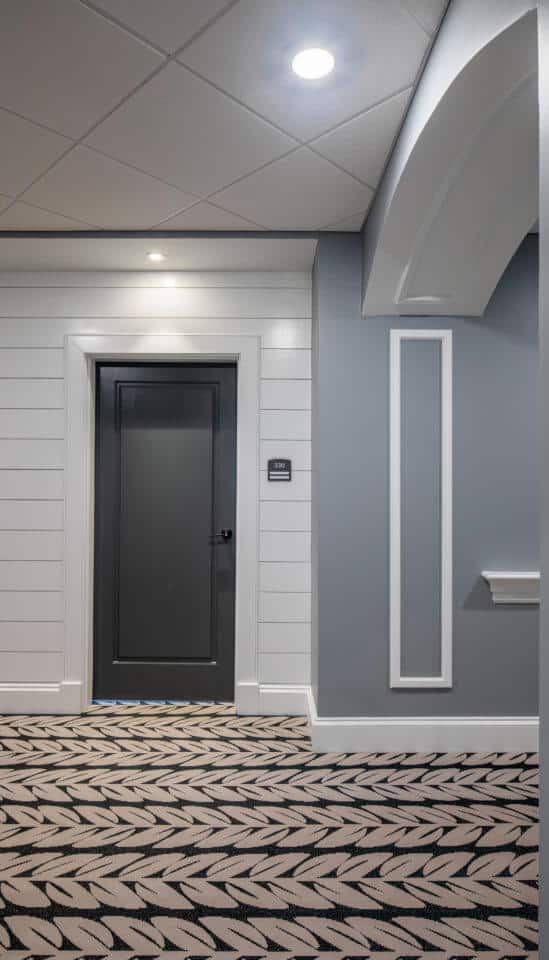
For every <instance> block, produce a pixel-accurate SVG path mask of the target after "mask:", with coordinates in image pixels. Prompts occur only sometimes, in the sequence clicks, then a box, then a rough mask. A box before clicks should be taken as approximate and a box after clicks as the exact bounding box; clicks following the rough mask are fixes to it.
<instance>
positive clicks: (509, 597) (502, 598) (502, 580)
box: [482, 570, 540, 604]
mask: <svg viewBox="0 0 549 960" xmlns="http://www.w3.org/2000/svg"><path fill="white" fill-rule="evenodd" d="M482 576H483V577H484V579H485V580H486V583H487V584H488V586H489V587H490V592H491V594H492V600H493V601H494V603H496V604H499V603H520V604H539V585H540V573H539V570H529V571H516V572H510V571H506V570H483V571H482Z"/></svg>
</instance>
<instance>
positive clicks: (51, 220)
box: [0, 201, 89, 230]
mask: <svg viewBox="0 0 549 960" xmlns="http://www.w3.org/2000/svg"><path fill="white" fill-rule="evenodd" d="M87 226H89V224H86V223H82V222H81V221H79V220H70V219H69V218H68V217H62V216H61V214H59V213H50V211H49V210H41V209H40V208H39V207H31V206H30V204H28V203H21V202H20V201H18V202H17V203H14V204H13V205H12V206H11V207H10V208H9V210H6V211H5V212H4V213H1V214H0V230H85V229H86V227H87Z"/></svg>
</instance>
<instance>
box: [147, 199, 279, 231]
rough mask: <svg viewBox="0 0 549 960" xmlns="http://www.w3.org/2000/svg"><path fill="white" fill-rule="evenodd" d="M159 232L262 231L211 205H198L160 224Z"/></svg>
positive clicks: (256, 226) (248, 222)
mask: <svg viewBox="0 0 549 960" xmlns="http://www.w3.org/2000/svg"><path fill="white" fill-rule="evenodd" d="M156 229H157V230H257V229H261V227H258V224H256V223H250V221H249V220H244V219H243V218H242V217H237V215H236V214H235V213H229V212H228V211H227V210H221V209H220V208H219V207H214V206H213V204H211V203H205V202H203V203H197V204H195V206H194V207H190V209H189V210H183V212H182V213H176V215H175V217H170V219H169V220H165V221H164V223H159V224H158V226H157V228H156Z"/></svg>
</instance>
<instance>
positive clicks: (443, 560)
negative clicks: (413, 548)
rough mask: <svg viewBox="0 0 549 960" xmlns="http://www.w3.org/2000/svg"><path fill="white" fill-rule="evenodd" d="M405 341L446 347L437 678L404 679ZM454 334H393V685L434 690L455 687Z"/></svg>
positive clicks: (443, 354)
mask: <svg viewBox="0 0 549 960" xmlns="http://www.w3.org/2000/svg"><path fill="white" fill-rule="evenodd" d="M403 340H434V341H438V342H440V345H441V396H440V411H441V441H440V442H441V450H440V463H441V477H440V489H441V521H440V522H441V532H440V541H441V551H440V554H441V555H440V621H441V636H440V647H441V672H440V676H434V677H408V676H406V677H404V676H402V656H401V641H402V625H401V603H402V600H401V596H402V594H401V589H402V588H401V577H402V529H401V527H402V518H401V514H402V498H401V390H400V385H401V384H400V381H401V362H400V360H401V344H402V341H403ZM452 446H453V440H452V331H451V330H429V329H425V330H391V334H390V470H389V485H390V491H389V501H390V510H389V512H390V585H389V597H390V601H389V602H390V629H389V647H390V686H391V687H408V688H417V687H423V688H431V687H445V688H447V687H451V686H452V625H453V624H452V621H453V573H452V497H453V494H452Z"/></svg>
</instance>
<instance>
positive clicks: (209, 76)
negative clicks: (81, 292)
mask: <svg viewBox="0 0 549 960" xmlns="http://www.w3.org/2000/svg"><path fill="white" fill-rule="evenodd" d="M42 2H43V0H4V2H3V6H2V11H1V12H0V91H1V90H4V89H5V87H6V83H5V82H4V83H2V72H3V70H4V69H5V67H2V65H1V64H2V61H3V60H4V56H3V54H4V50H3V47H5V46H6V41H5V42H4V43H2V40H1V36H2V33H3V35H4V37H6V36H7V42H8V43H9V42H10V31H9V29H8V30H7V31H6V29H4V30H2V26H4V27H6V26H7V27H8V28H9V26H10V23H11V24H13V25H14V29H15V33H16V35H17V36H18V37H22V39H21V40H20V42H21V43H22V45H23V46H24V47H25V49H26V50H28V51H31V52H34V54H35V56H36V57H37V59H38V61H39V65H38V67H40V64H41V65H42V69H43V68H44V65H45V64H46V65H47V64H48V57H49V58H50V59H49V68H48V69H49V71H51V70H52V69H53V72H54V74H56V73H57V75H56V76H54V77H53V86H54V87H56V86H57V87H59V86H60V82H61V79H62V77H61V74H62V71H63V67H62V66H61V68H60V69H59V70H57V69H56V67H55V66H53V65H52V62H51V61H52V56H53V54H54V53H55V52H56V51H55V50H48V49H46V50H45V51H44V50H39V49H38V47H37V43H38V41H37V38H36V37H28V36H27V33H30V32H32V31H31V30H30V27H28V28H27V31H26V32H25V29H24V27H22V26H21V20H22V19H25V15H26V17H27V24H30V23H31V22H36V23H37V24H40V23H42V21H43V10H44V7H43V6H42ZM49 2H50V4H53V5H54V6H55V8H56V12H57V13H58V14H59V15H61V14H65V15H66V16H67V19H68V23H69V26H70V27H71V29H72V30H73V32H74V30H75V29H77V28H78V27H80V29H83V27H84V26H85V27H86V30H87V31H88V32H87V35H86V40H87V45H88V46H89V47H91V52H89V55H88V57H87V59H86V62H85V63H84V64H83V72H84V74H86V73H87V74H88V75H89V74H90V70H91V75H93V71H94V69H95V73H96V74H97V72H98V71H97V63H95V64H93V63H91V61H92V60H93V57H94V56H95V57H96V60H97V59H99V62H100V63H101V58H100V55H99V54H100V51H99V50H97V49H95V47H97V44H98V43H99V46H100V48H101V51H102V50H103V48H104V46H105V44H106V48H107V50H108V51H110V53H111V56H112V55H113V51H115V50H118V51H119V52H121V59H122V60H124V58H125V62H124V63H122V64H121V63H120V62H119V63H118V64H117V68H116V71H115V72H114V76H115V80H116V84H114V86H116V87H117V91H116V92H117V93H120V90H121V89H122V88H124V92H123V95H122V96H118V97H115V96H114V92H115V91H108V90H106V89H105V88H104V85H103V86H101V84H100V85H99V86H100V91H99V92H100V94H101V97H100V98H99V99H101V107H103V106H104V104H105V102H106V101H107V100H109V96H110V94H113V96H112V97H111V100H114V101H115V102H110V103H109V106H108V109H107V110H106V111H105V110H104V109H101V110H98V112H97V113H96V114H95V115H94V117H93V119H92V122H91V123H87V127H86V129H83V127H81V128H79V129H77V123H76V120H75V115H76V112H77V111H76V110H75V103H74V102H72V101H71V99H70V93H67V94H66V97H65V99H67V98H68V99H67V102H68V105H69V107H68V110H67V114H66V116H67V126H66V128H65V129H62V127H63V125H64V123H65V113H63V115H62V116H61V117H54V119H53V121H52V111H53V108H52V107H49V114H48V115H47V116H43V115H41V114H40V112H39V109H38V108H39V107H40V103H41V102H46V101H43V98H42V101H41V99H40V96H39V97H38V106H37V105H36V104H33V102H32V96H31V95H29V92H28V91H26V90H23V91H22V93H21V95H20V98H19V100H20V102H19V101H17V94H12V95H11V100H9V102H7V103H5V104H4V103H3V102H1V101H2V98H3V95H2V94H1V93H0V135H1V134H2V130H3V129H7V130H9V131H11V132H12V136H11V137H10V138H9V139H7V138H6V137H2V139H3V141H4V142H7V143H8V144H9V147H8V162H7V164H5V165H4V168H3V170H2V172H1V173H0V194H2V195H3V196H2V202H0V231H1V230H9V229H21V230H25V229H26V230H29V229H63V228H64V227H65V226H66V228H67V229H78V228H82V227H89V228H100V229H101V228H114V229H116V228H126V229H147V228H155V227H161V228H162V229H168V230H169V229H190V230H193V229H199V230H200V229H206V230H215V229H228V230H235V229H244V230H245V229H252V230H253V229H257V228H260V229H315V230H319V229H357V224H358V226H360V222H361V221H362V219H363V217H364V215H365V214H366V212H367V209H368V207H369V204H370V202H371V199H372V197H373V195H374V191H375V187H376V186H377V182H378V179H379V176H380V172H381V170H382V168H383V163H384V161H385V158H386V156H387V154H388V151H389V149H390V147H391V144H392V142H393V140H394V136H395V134H396V131H397V130H398V128H399V126H400V123H401V121H402V117H403V115H404V112H405V108H406V106H407V103H408V99H409V95H410V91H411V89H412V87H413V83H414V81H415V79H416V75H417V71H418V70H419V68H420V66H421V63H422V61H423V59H424V56H425V54H426V51H427V50H428V47H429V44H430V42H431V39H432V38H431V36H430V34H429V32H428V30H427V29H425V27H422V26H421V25H420V18H419V17H418V16H417V8H419V7H421V6H423V5H424V6H426V7H428V8H429V12H430V16H431V21H430V22H432V18H433V16H434V14H433V10H435V8H436V9H440V14H442V12H443V7H444V0H414V3H413V4H411V3H410V0H408V2H407V3H406V5H405V4H404V3H401V2H399V0H383V3H381V0H366V2H364V0H340V2H339V3H338V4H334V3H333V2H332V0H305V2H304V4H303V5H302V6H303V7H304V8H306V9H307V10H308V9H309V7H310V8H311V10H310V11H309V13H310V14H311V12H312V11H313V12H314V11H315V10H316V12H317V13H319V14H321V15H322V16H323V17H324V21H326V18H327V13H329V11H330V10H333V9H334V8H335V9H336V10H337V13H338V18H339V19H338V22H341V21H344V23H345V25H346V29H347V31H348V32H349V33H352V32H353V30H352V29H351V28H354V32H356V28H357V25H360V24H362V23H363V20H364V10H365V9H366V8H367V10H368V11H369V13H368V15H371V13H372V10H373V11H374V12H375V10H376V9H377V11H378V13H381V12H382V11H383V18H382V19H383V29H382V30H381V34H380V36H381V38H383V37H384V38H385V39H384V44H382V46H384V45H385V47H386V46H387V44H388V43H389V40H390V39H391V38H392V40H393V41H394V47H395V50H391V52H390V59H391V67H390V69H389V68H387V70H388V72H389V73H390V72H391V70H393V75H392V76H387V77H384V78H381V79H379V78H377V79H376V81H375V83H373V84H372V83H370V84H369V85H368V87H367V90H368V93H367V94H364V93H362V94H361V97H360V98H359V99H357V93H356V83H357V81H356V79H353V78H349V77H347V78H343V79H344V80H345V83H344V84H343V88H342V89H340V88H339V86H338V84H341V78H340V80H339V81H338V80H337V78H336V80H335V82H334V85H333V86H334V89H335V95H336V96H335V100H334V90H332V88H331V87H330V86H329V85H326V84H325V85H324V88H323V89H321V90H320V92H321V93H322V100H323V102H325V109H324V108H322V104H321V109H320V113H319V108H318V103H319V98H318V97H317V103H316V107H315V110H316V112H315V110H312V111H311V110H308V109H306V110H304V109H303V104H304V103H305V105H306V106H307V104H308V105H309V106H310V105H311V103H312V102H313V101H312V100H311V98H310V95H311V89H310V88H306V87H303V85H302V84H298V83H297V82H296V79H295V78H294V77H292V76H289V79H288V78H285V79H284V83H285V84H286V85H287V89H286V90H283V93H284V95H285V97H286V100H285V102H286V104H287V108H288V109H287V114H288V116H287V117H286V116H280V110H279V107H280V103H278V104H277V103H276V102H275V103H274V105H273V104H271V105H269V104H268V103H267V102H265V97H264V93H265V90H267V92H269V91H270V90H274V97H275V100H276V98H277V97H279V95H280V90H279V89H278V88H279V87H280V76H281V75H282V74H281V71H280V64H279V65H278V66H279V73H278V75H277V76H274V75H273V76H271V75H269V69H271V67H270V66H269V55H270V51H269V49H268V48H266V47H265V46H264V45H263V47H262V46H261V38H263V39H264V38H265V30H266V29H268V30H270V34H271V35H273V33H274V34H275V36H274V39H275V40H277V36H278V41H280V35H281V31H283V29H286V30H287V29H288V27H287V24H288V22H292V18H291V17H290V18H288V13H289V11H290V8H291V6H292V2H293V0H268V2H267V0H231V2H229V3H226V2H223V0H188V2H187V3H186V4H185V5H183V6H182V5H181V3H180V0H156V2H155V11H156V13H157V16H156V17H155V18H153V20H152V21H151V18H150V9H151V8H150V0H131V3H130V0H93V2H92V0H49ZM250 4H251V6H250ZM408 4H410V6H414V8H416V9H414V11H413V13H412V12H411V10H410V9H409V8H408ZM292 10H293V11H294V12H295V6H294V7H293V8H292ZM50 12H51V11H50ZM322 16H321V19H322ZM33 18H36V20H35V21H33ZM90 18H91V20H90ZM170 18H171V20H170ZM273 18H274V19H273ZM361 18H362V19H361ZM294 19H295V18H294ZM378 20H379V17H378ZM172 21H174V22H176V26H177V29H178V30H180V31H181V32H180V33H178V32H177V30H176V29H175V28H174V29H173V30H168V29H167V28H168V27H169V26H170V23H171V22H172ZM364 22H365V21H364ZM334 23H335V21H334ZM372 23H373V21H372ZM376 23H377V21H376ZM285 24H286V27H285V26H284V25H285ZM298 26H299V25H298ZM244 27H245V28H246V29H244ZM65 29H66V25H65ZM162 29H165V36H164V38H163V39H162V38H159V35H158V34H159V31H160V32H161V31H162ZM338 29H339V32H340V34H341V28H340V27H339V28H338ZM380 29H381V28H380ZM246 30H250V31H252V33H253V34H254V35H255V36H256V39H257V42H258V44H259V48H260V53H261V50H263V53H264V59H265V61H266V64H267V65H266V66H264V67H262V64H261V62H260V61H258V60H257V57H258V54H257V52H255V53H254V54H253V55H250V60H251V65H249V66H248V67H247V69H248V70H250V69H252V68H253V67H254V64H255V67H256V69H259V72H260V74H261V70H263V73H262V74H261V75H260V76H258V82H257V84H255V85H254V83H253V79H254V78H253V75H252V76H251V77H250V76H249V77H248V81H247V86H246V84H244V86H243V85H242V84H243V77H242V75H241V72H240V73H239V69H240V68H238V69H237V67H238V64H237V67H235V63H236V60H240V59H246V58H243V57H242V56H240V57H237V54H238V52H239V49H240V54H242V52H243V48H242V43H243V41H245V40H246ZM276 31H278V34H276ZM383 31H384V32H383ZM391 31H392V33H391ZM153 33H155V35H153ZM298 33H299V29H297V30H295V29H294V34H298ZM235 37H236V39H235ZM334 38H335V39H334V43H335V45H336V47H337V45H338V43H339V44H340V46H341V42H342V41H341V37H339V39H338V35H337V30H336V28H335V27H334ZM286 40H287V38H286ZM278 41H277V42H278ZM12 42H13V38H12ZM48 42H50V43H52V42H53V41H52V40H51V37H50V38H49V40H48V36H46V40H45V41H44V43H46V44H47V43H48ZM239 42H240V44H241V46H240V48H239V47H238V43H239ZM353 42H355V47H356V41H353ZM79 43H80V44H81V41H77V43H76V47H77V48H78V49H79ZM175 43H177V44H178V45H177V46H175ZM94 44H95V46H94ZM220 44H221V47H222V50H223V53H222V55H219V45H220ZM168 47H172V49H168ZM275 47H276V48H277V49H278V50H279V49H282V48H284V44H283V43H282V42H278V47H277V44H276V43H275ZM244 49H245V48H244ZM284 49H285V50H286V53H287V52H288V49H289V47H288V43H287V42H286V47H285V48H284ZM352 49H355V48H352ZM356 49H357V50H358V52H359V53H360V52H361V51H360V49H359V48H356ZM355 52H356V50H355ZM336 53H337V50H336ZM369 53H370V56H371V59H372V61H373V64H371V65H368V69H370V70H371V69H373V68H374V67H376V64H377V63H378V60H379V54H378V53H374V52H373V51H372V50H370V51H369ZM71 56H72V57H74V52H73V53H72V54H71ZM376 57H377V58H378V59H377V60H376ZM254 58H255V59H254ZM271 59H272V57H271ZM395 60H396V61H398V63H397V66H395ZM69 61H70V57H69ZM343 62H344V61H343ZM364 63H365V60H364V51H363V50H362V61H361V62H360V63H359V68H357V74H358V75H359V76H360V75H361V71H362V72H363V71H364V69H366V67H365V66H364ZM271 66H272V65H271ZM9 69H10V70H12V72H13V69H14V68H13V64H12V65H11V66H9ZM37 69H38V68H37ZM109 69H111V67H110V65H109ZM235 70H236V72H235ZM124 71H125V73H124ZM220 71H221V73H220ZM285 71H286V72H287V73H288V74H289V70H288V69H287V62H286V60H285ZM99 72H101V71H99ZM271 72H272V71H271ZM378 72H379V70H378ZM31 73H32V71H31ZM111 73H112V70H111ZM282 73H284V71H283V72H282ZM49 78H50V75H49V73H48V81H49ZM277 78H278V79H277ZM5 79H6V78H5V77H4V80H5ZM15 79H16V80H17V79H18V78H17V77H15ZM65 79H66V78H65ZM130 79H131V83H130V82H129V81H130ZM244 79H246V78H245V76H244ZM220 81H221V82H220ZM29 82H30V83H33V84H34V85H36V77H34V78H33V77H32V76H31V80H30V81H29ZM78 82H80V81H78ZM277 83H278V87H277ZM376 84H377V86H376ZM12 86H13V84H12ZM15 86H17V84H15ZM77 86H78V83H77ZM255 86H257V90H255V89H254V87H255ZM262 91H263V100H262V99H261V97H262ZM376 91H377V93H378V94H380V96H379V97H378V99H377V100H376ZM80 95H81V94H80V93H79V92H78V91H77V100H78V97H80ZM92 96H93V93H92V94H89V93H88V92H86V97H85V101H86V109H87V116H88V119H89V117H90V110H91V104H90V98H91V97H92ZM307 97H309V100H308V101H307ZM86 98H87V99H86ZM303 98H305V100H304V99H303ZM334 103H335V104H336V107H337V110H336V112H335V113H334V109H335V107H334ZM46 105H47V106H48V104H47V103H46ZM21 106H23V108H24V109H26V111H27V112H26V114H23V113H20V112H19V111H18V110H17V109H16V107H19V108H21ZM97 106H99V103H98V104H97ZM265 108H266V110H265ZM300 110H301V114H300V113H299V111H300ZM292 111H293V112H292ZM296 111H297V112H296ZM37 112H38V114H39V115H38V116H37ZM46 113H47V111H46ZM31 114H32V117H31V116H30V115H31ZM311 114H312V116H311ZM181 115H183V118H184V119H183V123H184V122H185V117H187V120H188V122H189V118H190V122H189V126H190V132H187V131H185V130H181V129H180V128H181ZM296 120H297V121H300V122H299V123H297V122H296ZM44 121H48V122H44ZM281 121H282V122H281ZM78 122H80V120H79V119H78ZM52 123H53V126H52V125H51V124H52ZM18 137H19V139H18ZM361 142H362V143H364V144H365V149H364V150H361V146H360V144H361ZM21 144H22V145H23V147H24V149H23V150H19V147H20V145H21ZM19 153H20V154H21V163H20V164H18V163H17V159H18V155H19ZM220 155H221V156H222V163H219V156H220ZM4 170H5V171H6V173H5V177H4V176H3V175H4ZM220 174H221V175H220ZM10 178H11V179H10ZM4 180H5V182H4ZM5 197H8V200H7V206H6V202H5Z"/></svg>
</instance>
